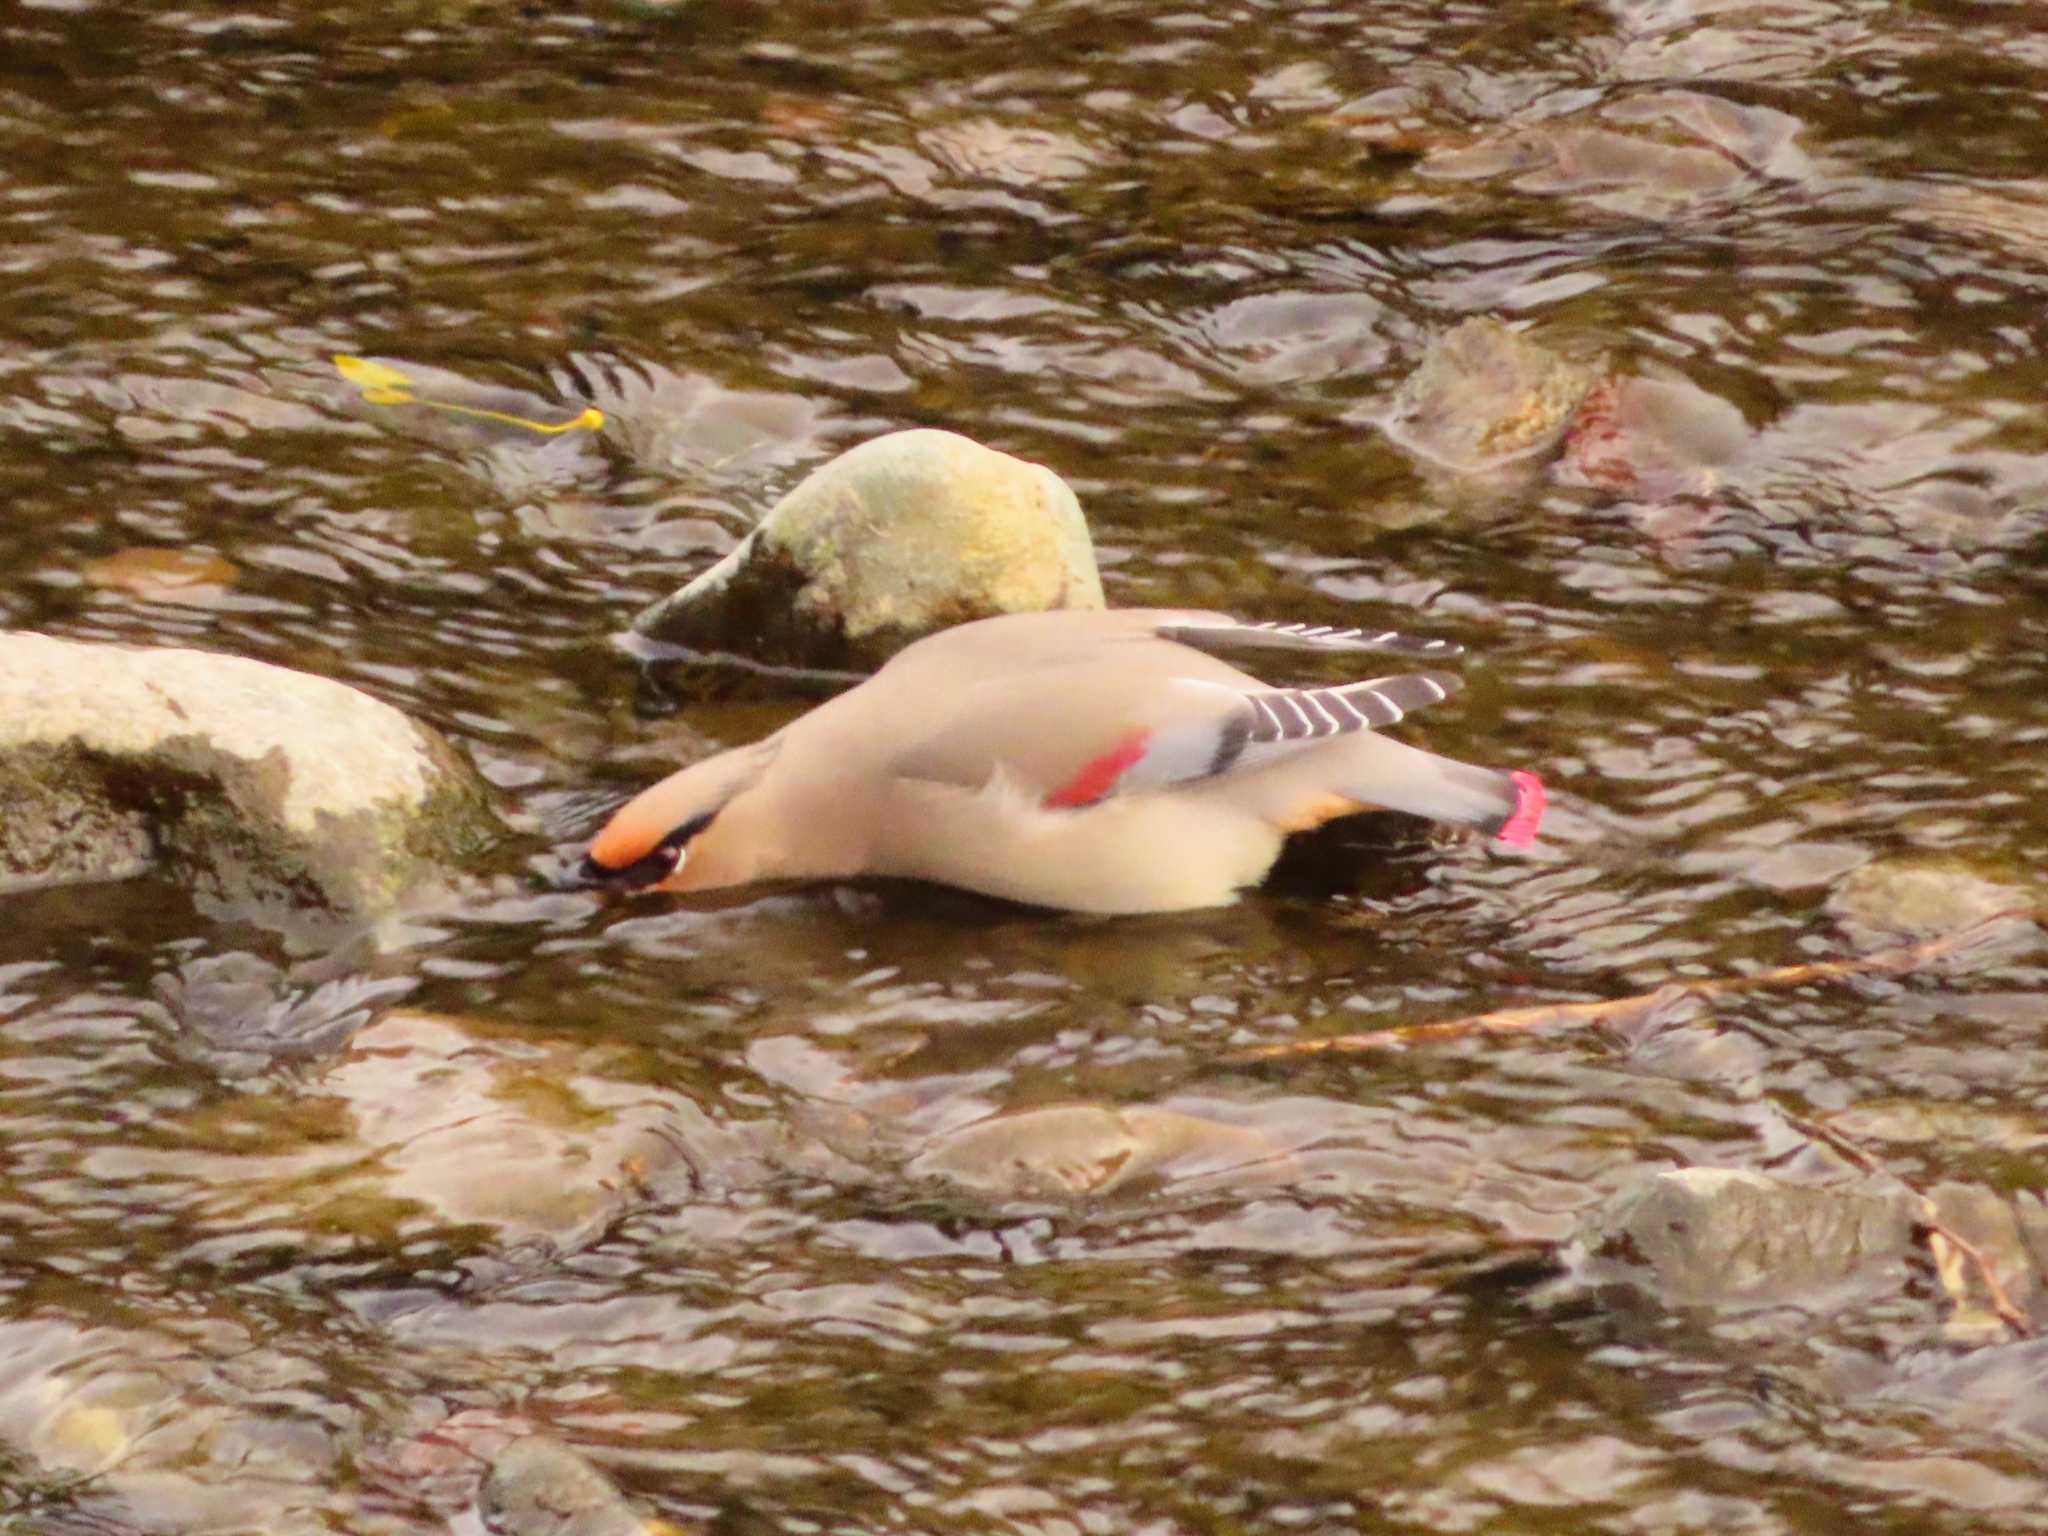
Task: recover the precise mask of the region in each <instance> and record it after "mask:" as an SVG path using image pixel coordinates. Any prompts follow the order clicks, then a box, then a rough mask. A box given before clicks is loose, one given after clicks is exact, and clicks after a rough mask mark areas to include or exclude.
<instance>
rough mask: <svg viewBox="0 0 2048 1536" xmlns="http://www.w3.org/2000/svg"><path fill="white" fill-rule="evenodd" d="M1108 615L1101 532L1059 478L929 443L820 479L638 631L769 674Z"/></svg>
mask: <svg viewBox="0 0 2048 1536" xmlns="http://www.w3.org/2000/svg"><path fill="white" fill-rule="evenodd" d="M1101 606H1102V582H1101V578H1100V577H1099V576H1098V575H1097V574H1096V570H1095V556H1094V551H1093V548H1092V546H1091V544H1090V541H1089V537H1088V526H1087V523H1086V521H1085V520H1084V519H1083V518H1082V516H1081V508H1080V504H1079V503H1078V502H1077V501H1076V500H1075V499H1074V493H1073V492H1072V491H1071V490H1069V489H1068V488H1067V487H1066V485H1065V484H1064V483H1063V482H1062V481H1061V480H1060V479H1059V477H1058V476H1057V475H1055V474H1053V472H1052V471H1051V470H1049V469H1046V468H1045V467H1044V466H1042V465H1038V464H1027V463H1025V462H1024V461H1023V460H1021V459H1014V458H1011V457H1010V456H1009V455H1008V454H1002V453H997V452H996V451H995V450H993V449H990V448H984V447H982V446H981V445H980V444H979V443H975V442H972V441H970V440H969V439H967V438H964V437H961V436H959V435H957V434H955V433H950V432H939V431H932V430H928V429H924V430H916V431H909V432H895V433H891V434H889V435H888V436H886V437H880V438H876V439H874V440H872V441H870V442H866V443H863V444H861V445H860V446H859V447H857V448H851V449H848V450H847V451H846V452H845V453H843V454H841V455H840V456H839V457H838V458H836V459H834V460H832V461H831V462H830V463H828V464H826V465H825V466H823V467H822V468H820V469H818V470H815V471H813V472H812V474H811V475H810V476H809V477H808V478H807V479H806V480H805V481H804V482H803V483H802V484H801V485H799V486H798V487H797V488H796V489H795V490H793V491H791V492H790V493H789V495H787V496H786V497H784V498H783V499H782V500H781V501H780V502H779V503H777V504H776V506H775V508H774V509H773V510H772V511H770V512H769V514H768V515H767V517H766V518H764V519H763V520H762V522H761V525H760V527H759V528H757V529H756V530H755V531H754V532H752V533H751V534H749V535H748V536H747V537H746V538H745V539H744V540H743V541H741V543H740V546H739V548H737V549H735V550H734V551H733V552H732V553H731V554H730V555H728V556H727V557H726V558H725V559H724V560H722V561H720V562H719V563H718V564H717V565H715V566H713V567H712V568H711V569H710V570H708V571H706V572H705V573H704V574H703V575H702V576H699V577H698V578H697V579H696V580H695V581H693V582H691V583H690V584H689V585H688V586H686V587H684V588H683V589H682V590H681V591H679V592H677V593H676V594H675V595H674V596H672V597H670V598H668V599H667V600H665V601H663V602H660V603H657V604H655V605H654V606H653V607H651V608H648V609H646V610H645V611H643V612H642V613H641V614H640V615H639V616H638V617H637V618H636V619H635V620H634V621H633V627H634V629H635V630H636V631H638V632H639V633H641V634H643V635H647V636H650V637H652V638H655V639H659V640H666V641H671V642H674V643H677V644H681V645H685V646H688V647H691V648H693V649H699V650H710V651H724V652H731V653H736V654H739V655H743V656H746V657H750V658H752V659H755V660H762V661H775V662H785V663H793V664H800V665H811V666H848V665H854V666H873V665H875V664H878V663H879V662H880V661H882V660H885V659H886V658H887V657H888V656H889V655H890V654H891V653H893V652H894V651H896V650H899V649H900V648H902V647H903V646H904V645H906V644H908V643H909V642H910V641H912V640H915V639H917V638H919V637H921V636H923V635H926V634H930V633H932V632H933V631H935V630H939V629H944V628H947V627H949V626H951V625H954V624H961V623H966V622H967V621H969V620H972V619H980V618H990V617H993V616H994V615H996V614H1002V613H1022V612H1034V611H1037V610H1040V609H1046V608H1100V607H1101Z"/></svg>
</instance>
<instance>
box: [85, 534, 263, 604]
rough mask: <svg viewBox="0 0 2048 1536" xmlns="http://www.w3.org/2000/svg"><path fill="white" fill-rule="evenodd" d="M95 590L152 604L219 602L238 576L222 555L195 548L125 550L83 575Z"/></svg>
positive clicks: (93, 564) (86, 569) (92, 565)
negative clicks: (124, 593) (106, 590)
mask: <svg viewBox="0 0 2048 1536" xmlns="http://www.w3.org/2000/svg"><path fill="white" fill-rule="evenodd" d="M82 574H83V575H84V577H85V579H86V580H87V581H89V582H91V583H92V584H93V585H94V586H96V587H102V588H106V589H108V590H110V591H116V592H126V593H129V594H131V595H132V596H135V597H139V598H142V599H143V600H144V601H145V602H152V603H185V604H190V605H193V606H197V607H204V606H208V605H211V604H215V603H218V602H219V601H220V600H221V599H222V598H223V597H224V596H225V595H226V594H227V589H228V588H229V587H231V586H232V585H234V581H235V578H236V576H237V575H238V574H239V573H238V572H237V571H236V570H235V568H234V566H232V565H230V564H229V563H228V562H227V561H225V560H223V559H222V558H221V557H220V556H219V555H212V554H207V553H205V552H204V551H201V550H196V549H150V548H137V549H124V550H121V551H120V552H118V553H116V554H112V555H109V556H107V558H106V559H104V560H95V561H93V562H92V563H91V564H90V565H87V566H86V567H85V569H84V571H83V572H82Z"/></svg>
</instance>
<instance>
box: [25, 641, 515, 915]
mask: <svg viewBox="0 0 2048 1536" xmlns="http://www.w3.org/2000/svg"><path fill="white" fill-rule="evenodd" d="M502 832H503V829H502V827H501V826H500V824H499V822H498V820H497V818H496V816H495V814H494V813H493V812H492V810H491V807H490V803H489V801H488V798H487V796H486V792H485V790H484V788H483V786H482V784H481V783H480V781H479V780H478V779H477V778H476V776H475V775H474V774H473V773H472V772H471V771H470V769H469V768H468V766H467V765H466V764H464V763H463V761H462V760H461V759H460V758H459V757H458V756H457V755H456V753H455V752H454V750H453V749H452V748H451V747H450V746H449V745H448V744H447V742H445V741H444V740H442V738H441V737H440V736H439V735H437V734H436V733H435V732H433V731H432V730H430V729H428V728H427V727H426V726H423V725H420V724H418V723H416V722H414V721H412V720H409V719H407V718H406V716H404V715H403V714H401V713H399V712H398V711H397V710H395V709H393V708H391V707H390V706H389V705H387V704H382V703H379V702H378V701H377V700H375V699H373V698H371V697H369V696H368V695H367V694H363V693H359V692H357V691H356V690H355V689H353V688H349V687H347V686H345V685H343V684H341V683H337V682H332V681H330V680H328V679H326V678H320V677H313V676H310V675H308V674H306V673H303V672H294V671H291V670H289V669H287V668H284V667H275V666H270V665H267V664H265V663H263V662H256V661H249V660H245V659H243V658H240V657H235V656H217V655H211V654H208V653H205V652H201V651H189V650H178V649H172V648H168V647H165V648H153V647H143V646H126V645H99V644H89V643H85V642H80V641H69V640H57V639H52V638H50V637H49V636H46V635H38V634H28V633H22V632H10V633H0V891H8V890H22V889H30V888H35V887H40V886H47V885H62V884H70V883H76V882H80V881H89V880H118V879H125V878H129V877H132V876H135V875H139V874H142V873H144V872H146V871H149V870H151V869H161V870H163V871H164V872H166V873H168V874H170V875H171V876H172V877H173V878H176V879H178V880H179V881H181V882H182V883H184V884H186V885H188V886H190V887H191V888H192V889H193V890H194V891H195V892H196V893H197V894H198V895H199V897H200V898H201V900H202V901H205V902H212V903H219V904H223V905H226V906H229V907H231V908H234V909H236V910H237V911H249V910H251V909H253V913H254V914H261V913H264V912H267V911H273V910H275V909H277V908H279V907H301V906H312V907H317V908H324V909H327V910H329V911H333V912H338V913H342V914H346V915H350V916H363V917H376V916H379V915H382V914H385V913H388V912H390V911H392V910H393V909H394V908H396V907H397V906H398V905H399V904H400V902H401V901H402V900H403V899H404V898H405V897H406V896H407V895H408V893H410V892H412V891H414V890H416V889H418V888H419V887H421V886H422V885H424V884H425V883H427V882H429V881H430V880H432V879H434V878H436V877H438V876H440V875H442V874H443V873H445V872H446V871H447V870H448V869H449V868H450V867H451V866H460V865H462V864H464V863H468V862H470V861H473V860H474V859H475V858H476V857H477V856H479V855H480V854H482V853H483V852H484V851H485V850H486V849H488V848H489V847H490V846H491V845H492V844H493V843H494V842H496V841H497V839H498V838H499V837H500V836H501V835H502Z"/></svg>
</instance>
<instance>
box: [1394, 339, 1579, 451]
mask: <svg viewBox="0 0 2048 1536" xmlns="http://www.w3.org/2000/svg"><path fill="white" fill-rule="evenodd" d="M1593 380H1594V375H1593V371H1592V370H1591V369H1589V368H1585V367H1582V366H1581V365H1579V364H1577V363H1573V362H1569V361H1567V360H1566V359H1564V358H1562V357H1559V356H1558V355H1557V354H1556V353H1554V352H1551V351H1549V350H1548V349H1547V348H1545V347H1542V346H1539V345H1538V344H1537V343H1536V342H1534V341H1531V340H1530V339H1529V338H1528V337H1526V336H1524V335H1522V334H1521V333H1520V332H1518V331H1513V330H1510V329H1509V328H1508V327H1507V326H1505V325H1503V324H1502V323H1501V322H1500V321H1498V320H1494V319H1490V318H1487V317H1484V316H1479V317H1475V318H1473V319H1470V320H1467V321H1465V322H1464V323H1463V324H1462V325H1460V326H1458V327H1457V328H1456V329H1455V330H1453V331H1451V332H1450V333H1449V334H1447V335H1445V336H1443V337H1440V338H1439V339H1438V340H1437V342H1436V344H1435V345H1434V346H1432V347H1431V348H1430V349H1429V353H1428V355H1427V356H1425V357H1424V358H1423V360H1422V363H1421V365H1420V366H1419V367H1418V368H1417V369H1416V370H1415V371H1414V372H1413V373H1412V374H1410V375H1409V376H1408V378H1407V379H1406V380H1405V381H1404V382H1403V383H1402V385H1401V388H1400V390H1399V392H1398V393H1397V394H1396V395H1395V397H1394V401H1393V404H1392V406H1391V407H1390V408H1389V409H1388V411H1387V413H1386V415H1385V416H1384V417H1382V418H1381V423H1380V425H1381V427H1382V429H1383V430H1384V431H1385V432H1386V434H1387V436H1388V437H1390V438H1392V439H1393V440H1394V441H1395V442H1396V443H1398V444H1400V446H1401V447H1403V448H1405V449H1407V450H1408V451H1409V452H1410V453H1413V454H1416V455H1418V456H1419V457H1421V458H1424V459H1427V460H1429V461H1430V462H1431V463H1434V464H1439V465H1442V466H1443V467H1444V468H1446V469H1453V470H1458V471H1461V472H1465V473H1475V472H1482V471H1486V470H1490V469H1497V468H1500V467H1502V466H1504V465H1506V464H1510V463H1512V462H1514V461H1515V460H1517V459H1524V458H1529V457H1532V456H1534V455H1537V454H1541V453H1545V452H1547V451H1548V450H1550V449H1551V448H1554V447H1555V446H1556V445H1557V443H1558V441H1559V439H1560V438H1562V437H1563V435H1564V430H1565V427H1566V426H1567V425H1568V424H1569V423H1570V421H1571V420H1572V416H1573V413H1574V412H1575V411H1577V410H1578V408H1579V403H1580V401H1582V400H1584V399H1585V397H1586V393H1587V391H1588V390H1590V389H1591V388H1592V387H1593Z"/></svg>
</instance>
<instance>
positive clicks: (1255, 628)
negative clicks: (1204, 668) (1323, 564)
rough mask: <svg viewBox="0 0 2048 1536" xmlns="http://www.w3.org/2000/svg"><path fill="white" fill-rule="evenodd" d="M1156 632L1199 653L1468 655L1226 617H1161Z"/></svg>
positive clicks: (1453, 647)
mask: <svg viewBox="0 0 2048 1536" xmlns="http://www.w3.org/2000/svg"><path fill="white" fill-rule="evenodd" d="M1153 633H1155V634H1156V635H1158V636H1159V637H1160V638H1161V639H1162V640H1172V641H1175V642H1176V643H1178V644H1181V645H1188V646H1193V647H1194V648H1195V649H1196V650H1198V651H1210V652H1214V651H1311V652H1314V651H1322V652H1329V651H1381V652H1385V653H1387V654H1390V655H1394V656H1412V657H1415V658H1417V659H1418V660H1428V661H1449V660H1451V659H1452V658H1453V657H1456V656H1460V655H1462V654H1463V653H1464V650H1465V648H1464V647H1463V646H1462V645H1458V644H1455V643H1454V642H1452V641H1449V640H1429V639H1424V638H1423V637H1422V636H1420V635H1404V634H1402V633H1401V632H1400V631H1399V630H1395V629H1343V628H1339V627H1338V626H1336V625H1333V624H1283V623H1281V622H1279V621H1278V620H1272V621H1267V622H1262V623H1249V622H1245V621H1243V620H1239V619H1233V618H1231V617H1230V616H1229V615H1228V614H1222V613H1162V614H1161V615H1160V622H1159V623H1158V624H1157V625H1156V626H1155V628H1154V630H1153Z"/></svg>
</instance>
